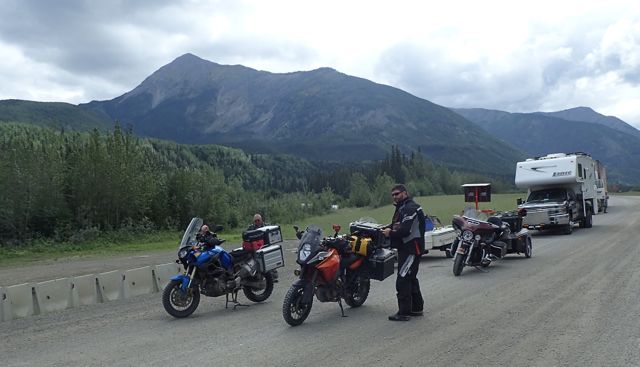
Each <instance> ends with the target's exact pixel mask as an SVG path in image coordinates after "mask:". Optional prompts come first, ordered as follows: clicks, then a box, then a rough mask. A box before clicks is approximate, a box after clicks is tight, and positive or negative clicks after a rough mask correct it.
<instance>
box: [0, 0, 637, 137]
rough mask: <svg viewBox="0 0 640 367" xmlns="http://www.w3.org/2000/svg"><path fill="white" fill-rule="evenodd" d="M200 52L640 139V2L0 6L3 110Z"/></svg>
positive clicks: (64, 96) (142, 0)
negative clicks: (620, 126)
mask: <svg viewBox="0 0 640 367" xmlns="http://www.w3.org/2000/svg"><path fill="white" fill-rule="evenodd" d="M603 4H606V5H603ZM187 52H190V53H193V54H195V55H197V56H200V57H202V58H204V59H207V60H210V61H213V62H216V63H219V64H241V65H245V66H248V67H251V68H254V69H258V70H265V71H270V72H274V73H284V72H291V71H299V70H312V69H316V68H319V67H325V66H327V67H331V68H334V69H336V70H338V71H340V72H343V73H346V74H349V75H353V76H358V77H362V78H366V79H369V80H372V81H375V82H378V83H382V84H388V85H391V86H394V87H397V88H400V89H404V90H406V91H408V92H410V93H412V94H414V95H416V96H418V97H421V98H424V99H427V100H430V101H432V102H434V103H437V104H440V105H444V106H449V107H482V108H490V109H499V110H504V111H509V112H532V111H557V110H563V109H567V108H572V107H577V106H588V107H592V108H593V109H595V110H596V111H598V112H600V113H602V114H605V115H613V116H617V117H619V118H622V119H623V120H625V121H626V122H628V123H630V124H632V125H634V126H636V127H639V128H640V107H639V106H640V1H638V0H628V1H627V0H625V1H618V0H607V1H602V0H597V1H591V0H583V1H574V0H554V1H547V0H538V1H527V2H522V1H493V0H483V1H458V0H439V1H430V0H429V1H427V0H425V1H404V0H394V1H389V0H385V1H375V0H369V1H348V0H341V1H334V0H322V1H304V0H291V1H284V0H282V1H281V0H269V1H259V0H256V1H241V0H227V1H224V0H223V1H213V0H210V1H205V0H190V1H169V0H137V1H134V0H129V1H128V0H107V1H101V0H93V1H90V0H85V1H81V0H56V1H47V0H39V1H36V0H0V99H9V98H17V99H27V100H35V101H61V102H69V103H74V104H78V103H85V102H89V101H91V100H106V99H112V98H115V97H117V96H119V95H121V94H124V93H125V92H127V91H129V90H131V89H133V88H135V87H136V86H137V85H138V84H140V83H141V82H142V81H143V80H144V78H146V77H147V76H149V75H150V74H151V73H153V72H154V71H155V70H157V69H158V68H160V67H161V66H162V65H165V64H167V63H169V62H171V61H172V60H174V59H175V58H177V57H178V56H180V55H182V54H184V53H187Z"/></svg>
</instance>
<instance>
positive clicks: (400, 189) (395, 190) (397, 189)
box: [391, 184, 409, 203]
mask: <svg viewBox="0 0 640 367" xmlns="http://www.w3.org/2000/svg"><path fill="white" fill-rule="evenodd" d="M391 197H392V198H393V202H394V203H399V202H401V201H403V200H405V199H406V198H408V197H409V193H408V192H407V187H406V186H405V185H403V184H397V185H394V186H393V187H392V188H391Z"/></svg>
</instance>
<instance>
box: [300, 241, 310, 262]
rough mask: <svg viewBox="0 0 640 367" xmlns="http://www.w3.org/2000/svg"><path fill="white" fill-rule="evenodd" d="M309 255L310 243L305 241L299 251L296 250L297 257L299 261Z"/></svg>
mask: <svg viewBox="0 0 640 367" xmlns="http://www.w3.org/2000/svg"><path fill="white" fill-rule="evenodd" d="M309 255H311V245H310V244H308V243H305V244H304V245H302V247H301V248H300V251H298V259H299V260H300V261H304V260H306V259H307V258H308V257H309Z"/></svg>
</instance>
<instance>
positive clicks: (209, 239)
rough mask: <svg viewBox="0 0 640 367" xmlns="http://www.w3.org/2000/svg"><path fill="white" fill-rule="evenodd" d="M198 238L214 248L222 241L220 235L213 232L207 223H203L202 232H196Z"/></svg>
mask: <svg viewBox="0 0 640 367" xmlns="http://www.w3.org/2000/svg"><path fill="white" fill-rule="evenodd" d="M196 240H197V241H198V242H202V243H204V244H205V245H206V246H207V247H208V248H213V247H215V246H216V245H218V244H219V243H220V240H218V236H216V234H215V233H213V232H211V231H210V230H209V226H208V225H206V224H205V225H203V226H202V227H201V228H200V232H198V234H196Z"/></svg>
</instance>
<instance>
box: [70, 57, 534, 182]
mask: <svg viewBox="0 0 640 367" xmlns="http://www.w3.org/2000/svg"><path fill="white" fill-rule="evenodd" d="M80 107H82V108H84V109H86V110H88V111H93V112H96V113H97V114H99V115H106V116H109V117H110V119H112V120H117V121H120V122H121V123H122V124H131V125H132V126H133V128H134V132H135V133H136V134H138V135H142V136H149V137H155V138H161V139H169V140H173V141H176V142H181V143H192V144H210V143H215V144H223V145H229V146H234V147H240V148H242V149H244V150H246V151H249V152H262V153H288V154H293V155H297V156H300V157H303V158H307V159H311V160H342V161H345V160H347V161H348V160H354V161H356V160H357V161H359V160H372V159H380V158H384V157H385V155H386V154H387V152H389V151H390V147H391V146H392V145H397V146H399V147H400V148H401V149H402V150H403V151H404V152H409V151H412V150H420V151H421V152H422V153H423V154H425V155H426V156H427V157H428V158H430V159H433V160H434V161H439V162H442V163H445V164H447V165H448V166H450V167H453V168H463V169H467V170H475V171H478V172H485V173H492V174H500V175H509V174H512V173H513V171H514V167H515V162H516V161H517V160H518V159H521V158H523V157H524V155H523V154H522V153H521V152H520V151H518V150H517V149H515V148H513V147H512V146H509V145H506V144H504V143H503V142H501V141H499V140H498V139H496V138H494V137H493V136H491V135H490V134H487V133H486V132H485V131H484V130H483V129H481V128H479V127H478V126H477V125H475V124H473V123H471V122H470V121H467V120H466V119H465V118H463V117H461V116H460V115H458V114H456V113H453V112H452V111H451V110H449V109H447V108H444V107H442V106H439V105H436V104H434V103H431V102H429V101H427V100H424V99H420V98H417V97H415V96H413V95H411V94H409V93H406V92H404V91H402V90H399V89H397V88H393V87H390V86H386V85H381V84H376V83H374V82H371V81H369V80H365V79H361V78H357V77H352V76H349V75H345V74H342V73H339V72H337V71H336V70H333V69H330V68H320V69H317V70H312V71H304V72H292V73H284V74H276V73H269V72H265V71H258V70H254V69H250V68H247V67H244V66H240V65H219V64H216V63H214V62H210V61H206V60H203V59H201V58H199V57H197V56H194V55H192V54H186V55H183V56H181V57H179V58H177V59H176V60H174V61H173V62H171V63H169V64H167V65H165V66H163V67H161V68H160V69H159V70H157V71H156V72H154V73H153V74H152V75H150V76H149V77H148V78H146V79H145V80H144V81H143V82H142V83H141V84H140V85H138V86H137V87H136V88H134V89H133V90H132V91H130V92H128V93H125V94H123V95H122V96H120V97H117V98H114V99H112V100H108V101H92V102H90V103H87V104H83V105H81V106H80Z"/></svg>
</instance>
